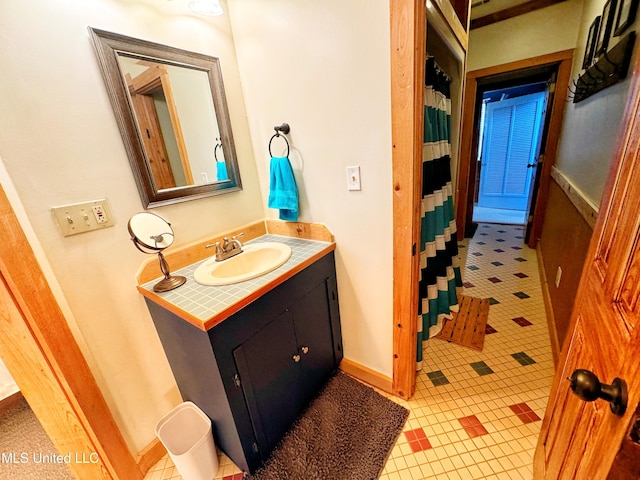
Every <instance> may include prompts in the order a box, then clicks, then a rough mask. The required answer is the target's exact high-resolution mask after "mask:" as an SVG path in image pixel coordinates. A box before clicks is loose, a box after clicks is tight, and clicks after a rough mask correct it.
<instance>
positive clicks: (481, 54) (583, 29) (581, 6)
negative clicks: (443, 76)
mask: <svg viewBox="0 0 640 480" xmlns="http://www.w3.org/2000/svg"><path fill="white" fill-rule="evenodd" d="M604 4H605V0H586V1H579V0H568V1H566V2H561V3H558V4H555V5H553V6H551V7H547V8H543V9H540V10H536V11H535V12H532V13H528V14H526V15H521V16H519V17H515V18H512V19H509V20H506V21H504V22H499V23H496V24H493V25H490V26H487V27H483V28H479V29H474V30H472V31H471V35H470V39H469V58H468V63H467V68H468V71H473V70H477V69H480V68H485V67H490V66H494V65H501V64H503V63H507V62H511V61H515V60H522V59H525V58H530V57H535V56H538V55H544V54H547V53H552V52H557V51H561V50H566V49H571V48H574V49H575V51H574V62H573V69H572V73H571V78H572V79H574V80H575V79H577V77H578V75H579V74H580V73H581V71H582V59H583V56H584V49H585V44H586V40H587V35H588V30H589V27H590V26H591V22H593V19H594V18H595V17H596V16H598V15H601V14H602V9H603V7H604ZM637 24H638V22H637V21H636V25H637ZM634 28H635V25H633V26H631V27H630V28H629V29H628V30H627V32H628V31H632V30H633V29H634ZM625 34H626V32H625ZM616 41H617V39H615V38H614V39H612V42H614V43H615V42H616ZM637 50H638V48H637V46H636V48H635V51H636V52H637ZM634 55H635V54H634ZM632 63H633V60H632ZM629 86H630V80H629V78H627V79H626V80H625V81H623V82H620V83H618V84H616V85H613V86H611V87H609V88H607V89H605V90H603V91H601V92H599V93H597V94H596V95H593V96H592V97H590V98H588V99H587V100H584V101H582V102H580V103H577V104H574V103H572V102H567V104H566V110H565V117H564V124H563V129H562V134H561V137H560V143H559V146H558V156H557V159H556V167H557V168H558V169H559V170H561V171H562V172H563V174H564V175H565V176H567V177H568V178H569V179H570V180H571V182H572V183H573V184H574V186H575V187H577V188H578V189H579V190H581V191H582V192H583V193H584V195H585V197H586V198H587V199H588V200H590V201H591V202H592V203H593V204H595V205H598V204H599V203H600V199H601V197H602V192H603V189H604V184H605V181H606V178H607V174H608V170H609V165H610V163H611V158H612V155H613V152H614V148H615V145H616V141H617V137H618V131H619V128H620V124H621V119H622V115H623V112H624V107H625V104H626V101H627V98H628V94H629ZM560 94H565V92H560Z"/></svg>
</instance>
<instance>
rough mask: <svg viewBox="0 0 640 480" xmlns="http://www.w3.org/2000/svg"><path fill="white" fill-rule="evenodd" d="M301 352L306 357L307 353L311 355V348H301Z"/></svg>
mask: <svg viewBox="0 0 640 480" xmlns="http://www.w3.org/2000/svg"><path fill="white" fill-rule="evenodd" d="M300 350H302V353H304V354H305V355H306V354H307V353H309V347H307V346H304V347H300Z"/></svg>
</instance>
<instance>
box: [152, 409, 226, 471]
mask: <svg viewBox="0 0 640 480" xmlns="http://www.w3.org/2000/svg"><path fill="white" fill-rule="evenodd" d="M156 435H157V436H158V438H159V439H160V441H161V442H162V444H163V445H164V446H165V448H166V449H167V451H168V452H169V456H170V457H171V460H173V464H174V465H175V467H176V469H177V470H178V472H179V473H180V475H182V478H183V480H212V479H213V478H214V477H215V476H216V473H217V472H218V455H217V454H216V447H215V445H214V443H213V435H212V434H211V420H210V419H209V417H207V416H206V415H205V414H204V413H203V412H202V410H200V409H199V408H198V407H197V406H196V405H195V404H194V403H192V402H184V403H181V404H180V405H178V406H177V407H175V408H174V409H173V410H171V411H170V412H169V413H167V414H166V415H165V416H164V417H162V418H161V419H160V421H159V422H158V425H156Z"/></svg>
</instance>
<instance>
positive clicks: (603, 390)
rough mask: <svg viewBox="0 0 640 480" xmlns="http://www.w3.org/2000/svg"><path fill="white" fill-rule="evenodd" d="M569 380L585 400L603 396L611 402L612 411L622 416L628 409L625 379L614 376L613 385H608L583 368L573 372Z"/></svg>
mask: <svg viewBox="0 0 640 480" xmlns="http://www.w3.org/2000/svg"><path fill="white" fill-rule="evenodd" d="M567 380H569V382H570V383H571V390H572V391H573V393H575V394H576V395H577V396H578V397H579V398H580V399H582V400H584V401H585V402H593V401H594V400H597V399H598V398H602V399H603V400H606V401H607V402H609V404H610V407H611V411H612V412H613V413H614V414H616V415H620V416H622V415H624V412H625V411H626V410H627V383H626V382H625V381H624V380H622V379H620V378H614V379H613V382H611V385H607V384H606V383H600V380H598V377H597V376H596V375H595V374H594V373H593V372H590V371H589V370H583V369H579V370H576V371H575V372H573V373H572V374H571V377H569V378H567Z"/></svg>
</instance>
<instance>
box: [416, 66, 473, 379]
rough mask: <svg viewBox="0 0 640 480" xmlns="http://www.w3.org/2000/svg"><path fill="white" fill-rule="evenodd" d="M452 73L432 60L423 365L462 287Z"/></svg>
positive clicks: (425, 161) (427, 102) (425, 154)
mask: <svg viewBox="0 0 640 480" xmlns="http://www.w3.org/2000/svg"><path fill="white" fill-rule="evenodd" d="M450 83H451V82H450V80H449V78H448V77H447V76H446V75H445V74H444V73H443V72H442V71H441V70H440V69H439V68H438V67H437V66H436V64H435V61H434V59H433V58H428V59H427V64H426V74H425V88H424V144H423V147H422V213H421V225H420V278H419V284H418V288H419V290H420V291H419V305H418V351H417V366H416V368H417V370H420V369H421V368H422V349H423V348H424V346H425V345H426V343H425V342H426V341H427V340H428V339H429V337H433V336H434V335H437V334H438V332H440V330H441V329H442V323H443V320H444V318H451V313H452V312H455V311H457V310H458V299H457V288H461V287H462V278H461V275H460V266H459V261H458V243H457V238H456V223H455V217H454V210H453V196H452V187H451V165H450V163H451V158H450V154H451V136H450V131H451V89H450Z"/></svg>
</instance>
